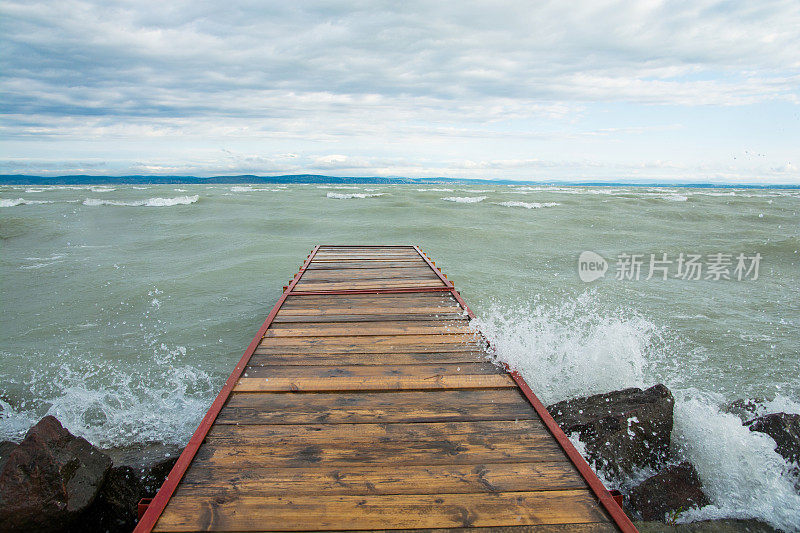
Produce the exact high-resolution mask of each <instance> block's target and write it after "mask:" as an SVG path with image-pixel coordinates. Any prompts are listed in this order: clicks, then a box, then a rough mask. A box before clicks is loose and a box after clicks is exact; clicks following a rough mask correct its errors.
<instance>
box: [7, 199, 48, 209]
mask: <svg viewBox="0 0 800 533" xmlns="http://www.w3.org/2000/svg"><path fill="white" fill-rule="evenodd" d="M53 203H55V202H54V201H53V200H26V199H25V198H17V199H13V200H12V199H6V198H2V199H0V207H14V206H17V205H39V204H53Z"/></svg>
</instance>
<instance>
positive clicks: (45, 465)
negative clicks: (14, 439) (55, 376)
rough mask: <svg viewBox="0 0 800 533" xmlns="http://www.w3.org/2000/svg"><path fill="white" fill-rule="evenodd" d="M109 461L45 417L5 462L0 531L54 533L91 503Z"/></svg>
mask: <svg viewBox="0 0 800 533" xmlns="http://www.w3.org/2000/svg"><path fill="white" fill-rule="evenodd" d="M110 468H111V459H109V458H108V456H107V455H105V454H103V453H102V452H100V451H99V450H97V449H96V448H95V447H94V446H92V445H91V444H89V442H88V441H86V440H85V439H83V438H80V437H75V436H74V435H72V434H71V433H70V432H69V431H67V430H66V429H64V427H63V426H62V425H61V423H60V422H59V421H58V420H56V419H55V418H54V417H52V416H46V417H44V418H43V419H42V420H41V421H40V422H39V423H38V424H36V425H35V426H33V427H32V428H31V429H30V430H29V431H28V433H27V434H26V435H25V438H24V439H23V441H22V442H21V443H20V444H19V445H18V446H16V447H14V448H13V449H11V451H10V453H8V456H7V457H6V458H4V461H3V465H2V470H0V524H2V525H1V526H0V528H2V529H3V530H20V529H24V530H35V531H55V530H61V529H63V528H64V527H66V526H67V525H68V524H69V523H70V522H72V521H73V520H75V519H76V518H77V517H78V516H80V515H81V513H83V512H84V511H85V510H86V509H87V508H88V507H89V506H90V505H91V504H92V503H93V502H94V500H95V498H96V497H97V494H98V492H99V490H100V487H101V486H102V484H103V482H104V481H105V478H106V475H107V474H108V471H109V469H110Z"/></svg>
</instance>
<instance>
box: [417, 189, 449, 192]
mask: <svg viewBox="0 0 800 533" xmlns="http://www.w3.org/2000/svg"><path fill="white" fill-rule="evenodd" d="M453 190H454V189H417V192H453Z"/></svg>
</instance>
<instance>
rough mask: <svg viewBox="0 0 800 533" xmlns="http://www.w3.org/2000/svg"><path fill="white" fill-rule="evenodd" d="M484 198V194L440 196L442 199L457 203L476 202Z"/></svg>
mask: <svg viewBox="0 0 800 533" xmlns="http://www.w3.org/2000/svg"><path fill="white" fill-rule="evenodd" d="M486 198H487V197H486V196H448V197H447V198H442V200H445V201H447V202H458V203H459V204H476V203H478V202H482V201H484V200H486Z"/></svg>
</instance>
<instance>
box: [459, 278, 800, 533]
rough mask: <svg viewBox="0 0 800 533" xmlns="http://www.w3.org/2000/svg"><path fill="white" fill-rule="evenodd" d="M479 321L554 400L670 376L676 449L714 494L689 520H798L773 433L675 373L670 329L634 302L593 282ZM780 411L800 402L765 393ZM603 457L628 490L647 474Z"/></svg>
mask: <svg viewBox="0 0 800 533" xmlns="http://www.w3.org/2000/svg"><path fill="white" fill-rule="evenodd" d="M472 325H473V326H474V327H476V328H477V329H479V330H480V331H481V332H482V333H483V334H484V335H485V336H486V338H487V339H488V340H489V342H490V343H491V353H492V357H493V358H494V359H495V360H496V361H498V362H503V363H507V364H508V365H509V367H511V368H512V369H513V370H517V371H519V372H520V373H521V374H522V376H523V377H524V378H525V380H526V381H527V383H528V384H529V385H530V387H531V388H532V389H533V390H535V391H536V394H537V396H538V397H539V398H540V399H541V400H542V402H544V403H545V405H548V404H551V403H555V402H558V401H561V400H566V399H569V398H574V397H578V396H588V395H592V394H597V393H604V392H609V391H612V390H619V389H623V388H627V387H640V388H644V387H647V386H650V385H653V384H654V383H657V382H664V383H666V384H667V385H668V386H669V387H670V389H671V391H672V393H673V395H674V397H675V410H674V428H673V432H672V436H671V439H672V442H673V450H674V454H675V459H676V460H677V461H683V460H687V461H689V462H691V463H692V464H693V465H694V466H695V467H696V469H697V472H698V474H699V476H700V479H701V482H702V484H703V490H704V492H706V494H707V495H708V496H709V498H710V499H711V502H712V504H711V505H708V506H706V507H703V508H701V509H692V510H689V511H685V512H683V513H682V514H681V517H680V521H681V522H684V521H693V520H705V519H715V518H756V519H759V520H762V521H764V522H767V523H769V524H771V525H773V526H774V527H777V528H780V529H784V530H786V531H795V530H796V528H797V524H798V523H800V495H798V494H797V492H795V490H794V487H793V482H794V478H793V475H792V474H791V465H790V464H788V463H787V461H786V460H785V459H784V458H783V457H781V456H780V455H779V454H778V453H777V452H776V451H775V442H774V441H773V440H772V439H771V438H770V437H768V436H766V435H764V434H762V433H758V432H752V431H750V430H749V428H748V427H746V426H745V425H743V423H742V420H741V419H739V418H738V417H737V416H735V415H733V414H729V413H726V412H724V409H723V408H722V405H723V404H724V403H725V399H724V398H722V397H721V395H719V394H717V393H715V392H714V391H706V392H704V391H698V390H697V389H693V388H686V387H681V385H680V383H681V376H680V375H669V374H670V373H680V372H681V370H680V368H679V367H675V366H673V365H671V363H672V362H674V361H676V360H678V359H679V358H680V357H681V355H678V354H682V352H683V350H682V349H681V348H680V347H678V346H676V344H680V343H679V342H677V341H675V344H673V342H672V341H671V335H672V334H671V333H670V332H669V331H666V330H665V329H664V328H661V327H658V326H657V325H656V324H655V323H653V322H652V321H651V320H648V319H647V318H645V317H642V316H640V315H639V314H638V313H637V312H636V311H635V310H632V309H617V310H609V309H606V308H604V307H603V305H602V302H601V299H600V297H599V296H598V295H597V293H596V292H594V291H587V292H585V293H583V294H582V295H580V296H579V297H577V298H565V299H563V300H561V301H554V302H547V303H545V302H542V301H541V300H539V299H537V300H534V301H533V302H532V303H528V304H523V305H520V306H516V307H514V306H505V307H501V306H498V305H495V306H492V307H490V308H489V309H488V310H487V311H486V312H485V313H483V314H482V316H480V317H478V318H477V319H476V320H474V321H473V322H472ZM665 368H667V370H665ZM665 373H666V375H665ZM672 382H674V383H672ZM778 411H783V412H800V404H798V403H797V402H795V401H793V400H791V399H788V398H782V397H780V396H778V397H776V398H775V399H774V400H771V401H767V402H763V405H762V406H761V407H760V409H759V410H758V412H757V413H756V415H757V414H759V413H762V414H763V413H767V412H778ZM756 415H754V416H756ZM571 440H573V442H574V444H575V445H576V448H577V449H578V451H580V452H581V453H583V454H584V457H586V454H585V450H584V446H583V443H582V442H580V441H579V440H577V437H571ZM594 466H595V468H596V469H597V473H598V475H599V476H600V477H601V479H603V481H604V483H605V484H606V486H607V487H609V488H621V489H623V490H629V489H630V488H631V487H632V486H633V485H635V484H636V483H637V482H638V481H641V479H642V478H643V477H645V476H647V475H648V472H644V471H643V472H636V473H634V474H632V475H631V476H630V477H626V478H624V479H620V478H615V477H614V475H613V474H612V473H610V472H608V471H605V470H604V469H603V466H602V465H594ZM649 473H650V474H652V472H649Z"/></svg>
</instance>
